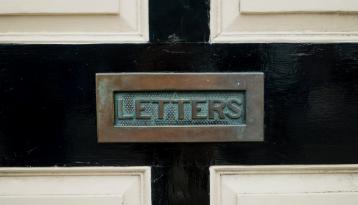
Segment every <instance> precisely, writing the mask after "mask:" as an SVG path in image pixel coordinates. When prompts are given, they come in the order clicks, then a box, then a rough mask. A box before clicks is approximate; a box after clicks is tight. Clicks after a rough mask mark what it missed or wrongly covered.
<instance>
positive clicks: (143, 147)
mask: <svg viewBox="0 0 358 205" xmlns="http://www.w3.org/2000/svg"><path fill="white" fill-rule="evenodd" d="M174 10H175V12H173V11H174ZM207 12H208V2H207V1H204V0H200V1H199V0H196V1H184V0H175V1H174V0H173V1H171V3H168V2H167V1H164V0H151V3H150V15H151V20H150V22H151V34H150V35H151V41H152V43H149V44H143V45H131V44H122V45H1V46H0V166H2V167H5V166H105V165H118V166H129V165H138V166H142V165H148V166H152V172H153V174H152V175H153V176H152V177H153V178H152V189H153V204H154V205H164V204H187V205H191V204H192V205H196V204H209V178H208V174H209V171H208V167H209V166H211V165H256V164H260V165H261V164H336V163H338V164H343V163H358V157H357V156H358V137H357V136H358V126H357V125H358V80H357V79H358V45H357V44H326V45H322V44H314V45H310V44H230V45H228V44H215V45H212V44H209V43H206V42H203V41H207V39H208V27H207V25H208V16H207ZM194 13H195V14H196V15H198V19H197V18H189V17H188V16H187V15H190V14H191V15H194ZM172 22H176V26H174V25H173V26H171V23H172ZM178 22H182V23H180V24H179V23H178ZM203 22H204V25H205V26H203V24H199V23H203ZM194 28H195V29H194ZM172 34H175V36H177V37H178V38H179V39H182V40H180V41H184V42H176V41H173V40H172V39H171V38H170V37H169V36H170V35H172ZM188 42H193V43H188ZM154 71H161V72H174V71H175V72H224V71H234V72H241V71H263V72H265V75H266V76H265V142H263V143H198V144H185V143H181V144H179V143H173V144H160V143H156V144H98V143H97V139H96V138H97V136H96V110H95V105H96V103H95V81H94V80H95V73H97V72H154Z"/></svg>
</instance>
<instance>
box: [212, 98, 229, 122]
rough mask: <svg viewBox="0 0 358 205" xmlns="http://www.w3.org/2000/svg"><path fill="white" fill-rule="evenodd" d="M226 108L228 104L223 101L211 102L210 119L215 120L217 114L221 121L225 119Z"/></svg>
mask: <svg viewBox="0 0 358 205" xmlns="http://www.w3.org/2000/svg"><path fill="white" fill-rule="evenodd" d="M225 106H226V103H225V102H223V101H221V100H209V119H214V118H215V113H217V114H218V115H219V118H220V119H225V115H224V109H225Z"/></svg>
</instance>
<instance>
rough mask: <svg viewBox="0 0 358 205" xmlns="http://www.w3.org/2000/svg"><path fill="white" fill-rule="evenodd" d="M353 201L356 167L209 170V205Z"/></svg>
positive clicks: (356, 189) (356, 192)
mask: <svg viewBox="0 0 358 205" xmlns="http://www.w3.org/2000/svg"><path fill="white" fill-rule="evenodd" d="M357 200H358V165H309V166H303V165H302V166H213V167H211V168H210V204H211V205H258V204H267V205H271V204H275V205H279V204H281V203H282V204H287V203H285V202H289V203H290V204H306V205H314V204H327V205H334V204H337V201H340V203H341V204H347V205H354V204H356V203H357ZM293 202H294V203H293Z"/></svg>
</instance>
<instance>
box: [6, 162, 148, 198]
mask: <svg viewBox="0 0 358 205" xmlns="http://www.w3.org/2000/svg"><path fill="white" fill-rule="evenodd" d="M52 176H53V177H56V176H99V177H101V176H128V177H133V176H136V177H139V179H140V181H139V184H138V185H139V191H140V195H141V199H140V202H141V203H140V204H141V205H151V204H152V199H151V194H152V191H151V167H150V166H126V167H124V166H123V167H121V166H104V167H98V166H95V167H90V166H89V167H0V178H1V177H52Z"/></svg>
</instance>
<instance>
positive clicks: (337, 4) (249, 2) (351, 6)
mask: <svg viewBox="0 0 358 205" xmlns="http://www.w3.org/2000/svg"><path fill="white" fill-rule="evenodd" d="M240 12H241V13H297V12H298V13H327V12H332V13H335V12H343V13H346V12H358V1H356V0H241V2H240Z"/></svg>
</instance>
